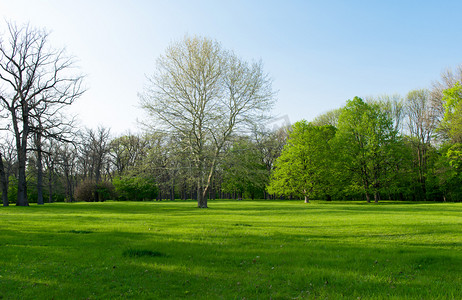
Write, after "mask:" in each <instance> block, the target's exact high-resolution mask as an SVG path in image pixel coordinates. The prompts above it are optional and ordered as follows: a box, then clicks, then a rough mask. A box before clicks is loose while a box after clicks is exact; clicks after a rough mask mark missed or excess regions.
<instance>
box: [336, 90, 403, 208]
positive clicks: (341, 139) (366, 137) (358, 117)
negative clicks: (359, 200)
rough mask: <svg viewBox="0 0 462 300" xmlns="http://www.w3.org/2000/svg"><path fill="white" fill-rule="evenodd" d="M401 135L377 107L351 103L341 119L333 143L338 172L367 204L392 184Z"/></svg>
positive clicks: (387, 116)
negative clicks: (395, 152) (394, 153)
mask: <svg viewBox="0 0 462 300" xmlns="http://www.w3.org/2000/svg"><path fill="white" fill-rule="evenodd" d="M398 140H399V139H398V134H397V131H396V130H395V129H394V124H393V120H392V118H390V116H389V115H388V114H387V113H386V112H385V111H384V110H383V109H381V107H380V105H378V104H377V103H371V104H368V103H366V102H364V101H363V100H362V99H361V98H359V97H355V98H354V99H353V100H349V101H348V102H347V104H346V106H345V107H344V108H343V110H342V113H341V114H340V116H339V121H338V131H337V134H336V137H335V140H334V143H333V144H334V145H335V148H336V153H337V155H339V157H337V158H336V161H337V168H338V169H339V170H341V172H339V174H343V175H344V178H346V179H347V182H348V184H347V188H348V189H349V191H350V192H360V193H363V194H365V196H366V199H367V202H370V195H371V194H373V195H374V199H375V202H378V201H379V198H380V194H379V192H380V190H381V189H383V188H385V187H387V185H388V184H389V182H390V178H389V175H390V172H391V166H392V163H393V152H394V150H395V149H396V147H397V145H398Z"/></svg>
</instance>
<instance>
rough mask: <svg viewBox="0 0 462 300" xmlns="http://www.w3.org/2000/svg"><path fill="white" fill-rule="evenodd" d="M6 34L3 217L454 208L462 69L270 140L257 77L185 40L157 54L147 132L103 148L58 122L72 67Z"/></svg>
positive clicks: (258, 71)
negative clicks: (264, 205) (318, 205)
mask: <svg viewBox="0 0 462 300" xmlns="http://www.w3.org/2000/svg"><path fill="white" fill-rule="evenodd" d="M9 29H10V30H9V36H7V37H5V39H4V42H3V43H2V44H0V50H1V51H0V55H1V58H0V67H1V69H0V84H1V88H0V93H1V94H0V100H1V102H0V103H1V107H2V108H1V109H2V111H1V112H2V114H1V117H2V119H3V120H2V124H4V126H3V127H2V129H4V130H3V131H2V141H1V148H0V156H1V157H0V181H1V191H2V196H3V205H5V206H6V205H8V204H9V203H17V204H18V205H28V203H30V202H37V203H39V204H43V203H45V202H54V201H68V202H72V201H104V200H108V199H116V200H136V201H142V200H154V199H156V200H164V199H168V200H174V199H197V200H198V205H199V207H207V204H206V200H205V203H204V199H216V198H220V199H229V198H233V199H241V198H252V199H254V198H258V199H275V198H277V199H305V201H306V202H309V200H310V199H325V200H342V199H357V200H365V201H368V202H370V201H376V202H377V201H379V200H381V199H392V200H412V201H423V200H425V201H459V200H460V199H461V196H462V175H461V171H462V144H461V143H462V87H461V85H460V82H461V80H462V66H461V67H459V68H457V70H456V72H452V71H447V72H445V73H443V74H442V76H441V78H440V79H439V80H436V81H435V82H434V83H433V85H432V86H431V87H428V89H420V90H414V91H410V92H409V93H408V94H407V95H406V96H405V97H401V96H399V95H390V96H388V95H385V96H380V97H368V98H363V99H361V98H359V97H354V98H352V99H351V100H348V101H346V104H345V106H344V107H340V108H338V109H335V110H332V111H329V112H326V113H325V114H323V115H320V116H318V117H317V118H316V119H314V120H312V122H308V121H305V120H302V121H299V122H296V123H295V124H293V125H287V126H280V127H279V128H274V127H271V126H269V125H268V124H271V118H270V116H269V115H268V114H266V113H267V112H268V111H270V109H271V106H272V104H273V103H274V98H275V97H274V92H273V91H272V88H271V80H269V79H268V76H267V74H265V73H264V72H263V70H262V64H261V63H247V62H245V61H242V60H241V59H240V58H239V57H237V56H236V55H235V54H234V53H232V52H230V51H226V50H224V49H222V48H221V45H220V44H219V43H217V42H214V41H211V40H208V39H205V38H197V37H193V38H189V37H187V38H185V40H184V41H180V42H177V43H173V44H172V45H171V46H170V47H169V48H168V49H167V51H166V54H165V56H162V57H161V58H160V59H159V61H158V71H157V73H156V74H155V75H154V76H153V77H152V78H150V79H149V83H148V88H147V89H146V90H145V91H144V92H142V93H140V106H141V107H143V109H145V110H146V112H147V113H148V114H149V115H150V116H151V117H152V120H147V121H146V123H145V124H143V125H142V126H141V125H140V127H141V129H140V132H138V133H127V134H124V135H121V136H113V135H112V134H111V131H110V128H105V127H99V128H96V129H87V128H78V127H77V126H76V125H75V123H74V122H73V117H72V116H69V115H66V113H65V112H66V110H65V107H66V106H69V105H71V104H72V103H73V102H74V101H76V100H78V98H79V96H80V95H81V94H82V93H84V92H85V89H84V88H83V87H82V81H83V80H84V76H81V75H79V74H78V73H75V72H74V69H75V68H74V67H75V60H74V59H73V58H72V57H67V56H66V55H65V53H64V52H62V51H54V50H51V51H50V50H47V49H48V48H46V47H44V45H47V36H48V34H47V33H46V32H43V31H40V30H36V29H34V28H31V27H29V26H25V27H17V26H16V25H14V24H9ZM5 41H8V43H7V42H5ZM47 51H48V52H47ZM435 77H437V75H436V76H435ZM280 101H284V99H281V100H280ZM312 101H316V99H313V100H312ZM306 105H309V101H308V99H307V102H306Z"/></svg>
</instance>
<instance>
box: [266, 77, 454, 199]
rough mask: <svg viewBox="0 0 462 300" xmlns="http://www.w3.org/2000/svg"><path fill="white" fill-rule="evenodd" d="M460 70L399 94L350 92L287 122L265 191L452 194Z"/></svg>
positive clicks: (332, 195) (325, 195) (322, 195)
mask: <svg viewBox="0 0 462 300" xmlns="http://www.w3.org/2000/svg"><path fill="white" fill-rule="evenodd" d="M461 75H462V69H461V68H459V69H458V73H457V74H455V75H454V74H453V73H451V72H448V73H446V74H445V75H444V76H443V80H442V81H441V82H437V83H435V85H434V88H433V89H432V90H415V91H411V92H409V93H408V94H407V96H406V97H405V98H404V99H402V98H400V97H399V96H392V97H389V96H384V97H380V98H376V99H373V98H371V99H366V100H363V99H361V98H358V97H355V98H354V99H352V100H349V101H347V103H346V105H345V106H344V107H342V108H339V109H337V110H334V111H331V112H328V113H326V114H324V115H322V116H319V117H318V118H316V119H315V120H314V121H313V122H311V123H308V122H306V121H300V122H297V123H295V124H294V125H293V126H292V130H291V132H290V134H289V137H288V140H287V144H286V146H285V147H284V149H283V151H282V154H281V156H280V157H279V158H278V159H277V160H276V162H275V166H274V170H273V172H272V174H271V181H270V184H269V192H270V193H273V194H278V195H285V196H290V195H291V196H296V197H302V198H304V199H305V202H309V199H326V200H330V199H364V200H366V201H367V202H370V201H371V200H372V199H373V200H374V201H375V202H378V201H379V200H380V199H392V200H411V201H415V200H419V201H460V200H461V199H462V144H461V142H462V87H461V85H460V79H461V78H462V76H461Z"/></svg>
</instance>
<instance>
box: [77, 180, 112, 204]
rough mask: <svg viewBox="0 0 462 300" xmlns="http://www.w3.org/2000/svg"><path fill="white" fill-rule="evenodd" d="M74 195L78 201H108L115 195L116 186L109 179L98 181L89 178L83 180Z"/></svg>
mask: <svg viewBox="0 0 462 300" xmlns="http://www.w3.org/2000/svg"><path fill="white" fill-rule="evenodd" d="M74 196H75V199H77V201H86V202H98V201H106V200H109V199H111V198H112V197H113V196H114V186H113V185H112V184H111V183H110V182H107V181H103V182H100V183H96V182H94V181H90V180H87V181H84V182H82V183H81V184H80V185H79V186H78V187H77V188H76V189H75V194H74Z"/></svg>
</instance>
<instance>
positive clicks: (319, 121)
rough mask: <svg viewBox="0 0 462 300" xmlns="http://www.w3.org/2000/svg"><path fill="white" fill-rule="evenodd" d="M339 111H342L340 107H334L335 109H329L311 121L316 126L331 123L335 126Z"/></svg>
mask: <svg viewBox="0 0 462 300" xmlns="http://www.w3.org/2000/svg"><path fill="white" fill-rule="evenodd" d="M341 113H342V109H341V108H336V109H333V110H330V111H328V112H326V113H324V114H322V115H319V116H317V117H316V118H314V120H313V122H312V123H313V125H316V126H323V125H332V126H334V127H337V124H338V118H339V116H340V114H341Z"/></svg>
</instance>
